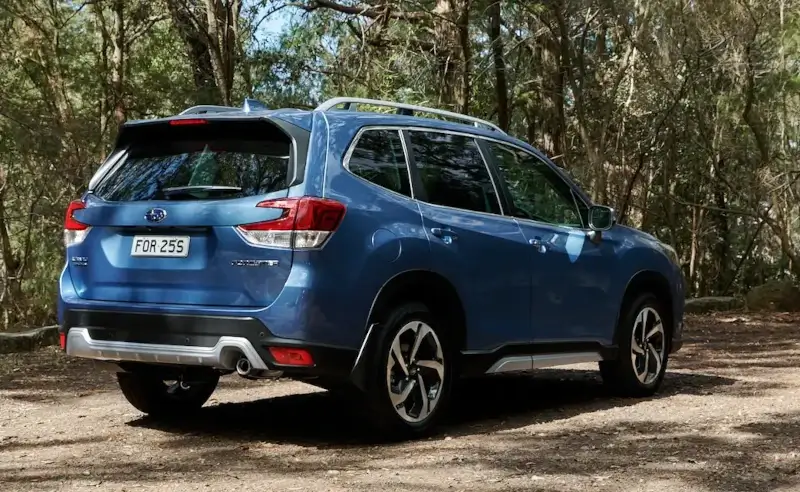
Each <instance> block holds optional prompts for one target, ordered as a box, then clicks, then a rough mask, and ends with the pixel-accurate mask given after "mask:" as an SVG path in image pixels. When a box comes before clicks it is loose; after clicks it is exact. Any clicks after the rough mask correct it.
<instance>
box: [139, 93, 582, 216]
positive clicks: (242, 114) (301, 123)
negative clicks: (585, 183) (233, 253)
mask: <svg viewBox="0 0 800 492" xmlns="http://www.w3.org/2000/svg"><path fill="white" fill-rule="evenodd" d="M336 100H343V101H346V100H347V99H346V98H339V99H334V100H331V101H336ZM354 101H362V102H366V101H371V100H357V99H354ZM248 102H249V103H250V104H248ZM374 102H376V103H385V104H384V105H394V104H397V105H398V106H400V107H403V106H404V105H401V104H399V103H389V102H386V101H377V100H376V101H374ZM325 104H326V103H323V105H320V106H319V107H318V108H316V109H313V110H309V109H296V108H281V109H266V106H264V105H262V104H261V103H258V102H257V101H253V100H245V104H244V107H243V108H234V107H224V106H195V107H192V108H189V109H187V110H185V111H184V112H183V113H181V114H178V115H174V116H169V117H165V118H157V119H149V120H131V121H128V122H126V123H124V125H123V126H126V127H127V126H138V125H147V124H158V123H164V122H167V121H170V120H176V119H196V118H201V119H213V120H226V119H229V120H237V121H241V120H246V119H254V120H255V119H280V120H283V121H285V122H287V123H291V124H293V125H295V126H297V127H300V128H302V129H304V130H306V131H309V132H310V131H311V129H312V121H313V117H314V114H315V113H323V114H324V115H325V117H326V118H328V119H329V120H330V119H333V120H337V121H341V122H345V124H347V123H350V124H352V125H354V126H355V127H357V128H358V129H361V128H363V127H366V126H383V125H385V126H401V127H412V128H430V129H433V130H441V131H452V132H458V133H468V134H470V135H475V136H480V137H485V138H489V139H492V140H497V141H500V142H505V143H508V144H511V145H514V146H517V147H519V148H521V149H524V150H526V151H528V152H530V153H532V154H534V155H536V156H537V157H539V158H540V159H542V160H544V161H547V162H550V163H551V164H552V166H553V168H554V169H555V170H556V172H557V173H559V174H560V175H561V177H562V178H563V179H565V180H566V181H568V182H570V183H572V184H573V185H574V186H573V187H574V189H575V190H576V191H577V192H578V193H579V194H580V195H581V196H582V197H583V199H584V200H585V201H586V202H587V203H589V204H591V203H592V200H591V197H589V196H588V194H586V192H585V191H583V189H581V188H580V186H578V185H577V183H575V182H574V180H573V179H572V177H571V176H569V175H568V174H567V173H566V171H565V170H564V169H563V168H561V167H560V166H558V165H557V164H555V163H554V162H553V161H552V160H550V159H549V158H548V157H547V156H546V155H545V154H544V153H543V152H541V151H540V150H539V149H537V148H535V147H533V146H532V145H530V144H529V143H527V142H525V141H523V140H520V139H518V138H515V137H512V136H511V135H508V134H507V133H505V132H503V131H502V130H500V129H499V128H497V127H496V125H494V124H492V123H489V122H485V121H484V120H479V119H477V118H472V117H468V116H464V117H465V118H471V119H472V120H473V121H475V122H476V124H465V123H459V122H453V121H447V120H442V119H435V118H428V117H424V116H415V115H408V114H398V113H378V112H370V111H353V110H350V109H322V108H323V107H324V106H325ZM405 106H407V107H414V108H419V109H422V108H421V107H416V106H408V105H405ZM424 110H425V111H431V112H439V110H436V109H433V108H424ZM204 111H207V112H204ZM441 113H442V114H447V115H456V116H457V114H456V113H449V112H446V111H441ZM479 122H482V123H485V125H482V126H479ZM488 125H491V127H488Z"/></svg>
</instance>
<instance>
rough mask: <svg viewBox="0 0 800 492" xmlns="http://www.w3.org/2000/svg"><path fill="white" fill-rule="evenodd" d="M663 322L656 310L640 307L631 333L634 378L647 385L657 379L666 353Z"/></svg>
mask: <svg viewBox="0 0 800 492" xmlns="http://www.w3.org/2000/svg"><path fill="white" fill-rule="evenodd" d="M666 338H667V337H666V335H665V333H664V324H663V322H662V321H661V316H660V315H659V314H658V311H656V310H655V309H653V308H651V307H645V308H642V310H641V311H639V314H638V315H637V316H636V321H635V322H634V326H633V332H632V334H631V362H632V363H633V370H634V372H635V373H636V379H638V380H639V382H640V383H642V384H643V385H645V386H648V385H650V384H652V383H653V381H655V380H656V379H658V377H659V375H660V374H661V368H662V366H663V364H664V355H665V354H666V346H667V345H666Z"/></svg>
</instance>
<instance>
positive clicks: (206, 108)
mask: <svg viewBox="0 0 800 492" xmlns="http://www.w3.org/2000/svg"><path fill="white" fill-rule="evenodd" d="M241 110H242V108H233V107H231V106H214V105H209V104H202V105H200V106H192V107H191V108H187V109H184V110H183V111H181V112H180V113H179V114H180V115H184V114H205V113H228V112H230V111H241Z"/></svg>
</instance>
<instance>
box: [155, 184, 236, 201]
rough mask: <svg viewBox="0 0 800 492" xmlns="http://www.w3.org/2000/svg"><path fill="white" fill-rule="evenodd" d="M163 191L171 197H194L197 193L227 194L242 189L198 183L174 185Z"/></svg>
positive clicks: (167, 196) (166, 195)
mask: <svg viewBox="0 0 800 492" xmlns="http://www.w3.org/2000/svg"><path fill="white" fill-rule="evenodd" d="M160 191H161V193H163V195H164V196H165V197H166V198H167V199H169V198H172V197H178V196H189V197H194V196H195V194H196V193H208V194H209V195H215V196H219V195H227V194H236V193H241V191H242V189H241V188H240V187H238V186H215V185H197V186H172V187H169V188H162V189H161V190H160Z"/></svg>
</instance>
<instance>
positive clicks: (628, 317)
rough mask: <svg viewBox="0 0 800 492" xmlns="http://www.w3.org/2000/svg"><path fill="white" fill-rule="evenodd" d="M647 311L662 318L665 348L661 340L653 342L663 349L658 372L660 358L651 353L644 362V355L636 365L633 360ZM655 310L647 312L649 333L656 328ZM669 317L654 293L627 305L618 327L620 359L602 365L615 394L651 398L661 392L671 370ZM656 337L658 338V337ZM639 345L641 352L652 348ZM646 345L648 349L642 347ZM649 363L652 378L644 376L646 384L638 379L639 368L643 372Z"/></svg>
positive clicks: (655, 346) (611, 389)
mask: <svg viewBox="0 0 800 492" xmlns="http://www.w3.org/2000/svg"><path fill="white" fill-rule="evenodd" d="M647 310H652V311H655V312H656V313H657V314H658V317H659V318H660V319H661V322H662V326H663V345H662V343H661V340H660V339H656V340H654V341H653V343H652V345H653V346H654V348H655V349H656V350H657V349H658V348H659V347H661V348H662V353H661V359H660V360H661V367H660V370H659V371H658V372H657V373H656V369H657V366H656V362H655V360H656V359H655V358H653V356H652V355H651V354H652V353H653V352H650V354H648V358H647V359H644V356H643V355H638V356H637V361H636V362H634V360H633V354H634V350H633V348H632V347H633V343H634V330H639V331H637V335H636V339H637V340H638V339H639V338H641V337H640V335H639V333H642V331H641V330H642V324H641V322H640V321H639V320H638V319H637V318H638V316H639V314H640V313H642V312H643V311H647ZM652 311H647V313H646V314H647V319H646V320H645V322H646V324H647V325H646V326H645V328H644V330H645V332H646V331H650V330H651V329H652V327H653V326H655V324H654V323H653V322H652V321H651V319H652ZM668 314H669V313H667V312H666V310H665V309H664V307H663V304H662V303H660V302H659V300H658V298H656V296H655V295H653V294H651V293H645V294H642V295H640V296H639V297H637V298H635V299H634V300H633V301H632V302H629V303H627V305H626V307H625V308H623V311H622V313H621V316H620V318H619V325H618V326H617V346H618V348H619V353H618V357H617V358H616V360H609V361H603V362H600V374H601V376H602V378H603V383H604V384H605V385H606V387H607V388H608V389H609V390H610V391H611V392H612V393H614V394H616V395H618V396H625V397H647V396H652V395H653V394H655V393H656V392H657V391H658V389H659V387H660V386H661V382H662V381H663V379H664V374H665V373H666V370H667V363H668V362H669V337H670V326H669V319H670V318H669V315H668ZM654 338H656V336H655V335H654ZM637 346H638V347H639V349H638V350H640V351H644V350H648V351H649V346H650V345H649V344H638V343H637ZM642 346H644V347H645V348H642ZM645 360H646V361H647V362H648V364H647V366H646V367H648V370H649V369H652V371H651V372H652V376H648V375H647V374H646V375H645V376H644V380H645V381H642V380H641V379H640V378H639V377H638V376H637V369H636V367H641V369H642V370H643V369H644V367H645ZM635 364H636V365H635ZM641 372H642V371H641V370H640V371H639V373H640V374H641Z"/></svg>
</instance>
